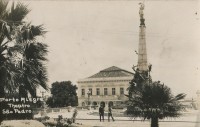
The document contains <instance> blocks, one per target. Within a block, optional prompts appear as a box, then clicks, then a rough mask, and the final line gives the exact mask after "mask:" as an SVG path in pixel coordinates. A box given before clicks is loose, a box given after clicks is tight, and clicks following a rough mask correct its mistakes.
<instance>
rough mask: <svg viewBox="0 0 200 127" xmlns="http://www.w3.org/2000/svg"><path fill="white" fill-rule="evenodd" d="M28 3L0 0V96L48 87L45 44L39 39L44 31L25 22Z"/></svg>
mask: <svg viewBox="0 0 200 127" xmlns="http://www.w3.org/2000/svg"><path fill="white" fill-rule="evenodd" d="M29 12H30V10H29V9H28V8H27V5H24V4H22V3H20V2H18V3H17V4H16V5H15V3H14V2H13V3H12V5H11V7H9V6H8V1H6V0H0V97H5V95H6V94H5V93H19V95H21V96H23V97H27V95H28V93H30V94H31V95H32V96H35V89H36V88H37V87H38V86H42V87H43V88H44V89H46V90H47V89H48V87H47V84H46V82H47V72H46V68H45V63H44V62H45V61H46V60H47V59H46V55H47V45H46V44H44V43H41V42H39V41H38V37H39V36H43V35H44V34H45V31H44V28H43V26H42V25H40V26H34V25H31V24H30V23H26V22H24V21H23V20H24V18H25V17H26V16H27V14H28V13H29Z"/></svg>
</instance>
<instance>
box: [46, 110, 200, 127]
mask: <svg viewBox="0 0 200 127" xmlns="http://www.w3.org/2000/svg"><path fill="white" fill-rule="evenodd" d="M72 114H73V110H72V111H71V112H65V111H62V112H57V113H56V112H55V113H48V114H47V115H48V116H49V117H51V118H57V117H58V115H62V116H63V117H64V118H71V116H72ZM105 114H106V113H105ZM107 118H108V117H107V115H105V118H104V119H105V120H104V122H100V121H99V115H98V110H79V111H78V115H77V120H76V123H79V124H81V125H80V127H150V121H142V120H141V119H138V118H137V119H134V121H133V120H131V119H130V117H116V116H114V118H115V121H114V122H113V121H110V122H108V120H107ZM159 125H160V126H159V127H200V111H198V110H191V111H187V112H184V113H183V116H181V117H179V118H175V119H174V118H173V119H172V118H169V119H164V120H160V121H159Z"/></svg>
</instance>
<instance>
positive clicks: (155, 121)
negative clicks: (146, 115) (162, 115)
mask: <svg viewBox="0 0 200 127" xmlns="http://www.w3.org/2000/svg"><path fill="white" fill-rule="evenodd" d="M151 127H158V117H156V116H153V117H152V118H151Z"/></svg>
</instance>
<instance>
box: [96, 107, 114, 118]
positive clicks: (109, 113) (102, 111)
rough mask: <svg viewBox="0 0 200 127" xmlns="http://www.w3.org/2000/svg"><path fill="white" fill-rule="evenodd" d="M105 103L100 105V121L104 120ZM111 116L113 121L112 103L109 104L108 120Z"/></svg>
mask: <svg viewBox="0 0 200 127" xmlns="http://www.w3.org/2000/svg"><path fill="white" fill-rule="evenodd" d="M104 111H105V110H104V105H103V104H101V105H100V107H99V116H100V122H101V121H103V122H104ZM110 117H111V118H112V120H113V121H115V120H114V118H113V116H112V107H111V105H108V122H110Z"/></svg>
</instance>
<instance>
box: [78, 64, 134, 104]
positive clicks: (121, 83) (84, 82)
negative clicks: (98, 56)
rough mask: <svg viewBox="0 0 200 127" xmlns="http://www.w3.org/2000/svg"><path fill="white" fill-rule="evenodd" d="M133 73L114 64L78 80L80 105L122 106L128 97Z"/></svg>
mask: <svg viewBox="0 0 200 127" xmlns="http://www.w3.org/2000/svg"><path fill="white" fill-rule="evenodd" d="M132 79H133V73H132V72H129V71H126V70H123V69H120V68H118V67H115V66H112V67H109V68H107V69H104V70H101V71H100V72H98V73H97V74H94V75H92V76H90V77H88V78H85V79H81V80H79V81H78V102H79V106H83V107H84V106H88V105H90V106H99V105H100V104H103V105H105V106H107V105H108V104H111V105H113V106H120V105H122V104H124V102H125V101H126V100H127V99H128V98H127V97H126V96H125V95H124V94H128V91H127V88H128V87H129V82H130V81H131V80H132Z"/></svg>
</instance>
